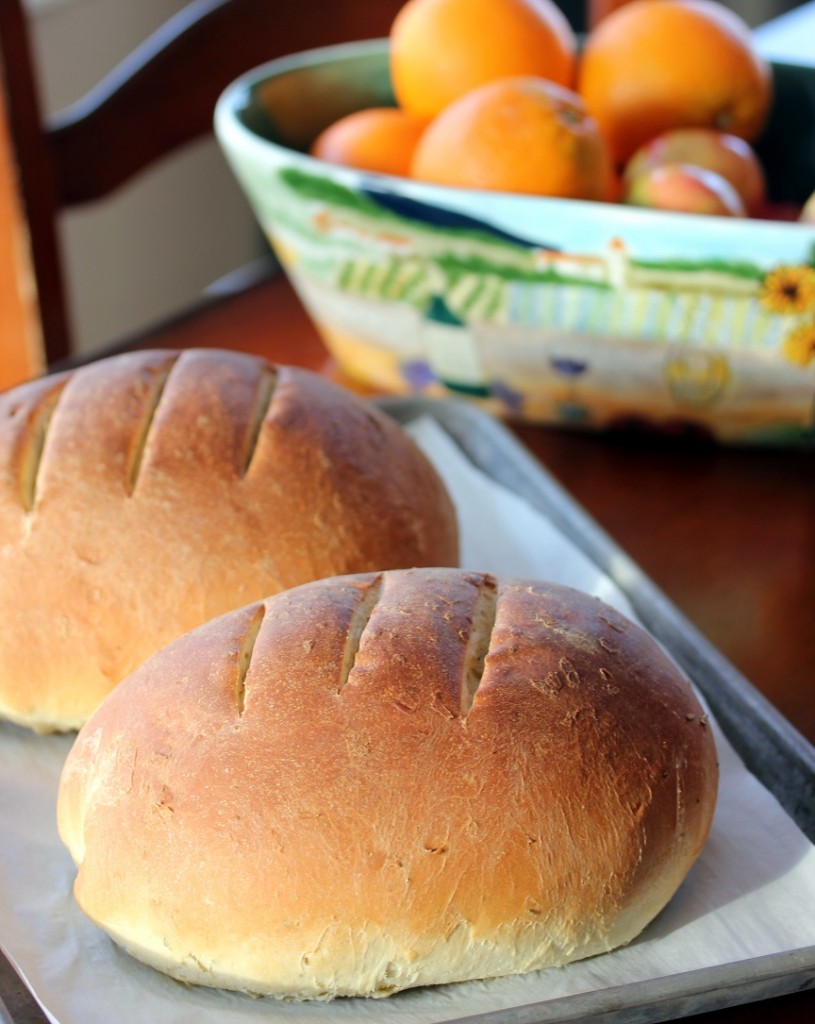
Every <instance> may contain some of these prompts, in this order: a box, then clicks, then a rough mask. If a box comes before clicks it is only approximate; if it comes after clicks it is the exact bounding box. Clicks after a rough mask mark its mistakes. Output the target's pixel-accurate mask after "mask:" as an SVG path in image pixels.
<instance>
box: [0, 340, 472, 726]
mask: <svg viewBox="0 0 815 1024" xmlns="http://www.w3.org/2000/svg"><path fill="white" fill-rule="evenodd" d="M0 551H2V559H0V616H1V617H2V621H3V627H4V628H3V633H2V638H0V717H5V718H7V719H10V720H12V721H14V722H17V723H18V724H21V725H25V726H29V727H31V728H34V729H36V730H38V731H47V730H70V729H73V728H77V727H78V726H80V725H81V724H82V723H83V722H84V721H85V719H86V718H87V717H88V715H89V714H90V713H91V712H92V711H93V710H94V708H95V707H96V706H97V705H98V704H99V702H100V701H101V700H102V698H103V697H104V696H105V695H106V694H107V693H108V692H109V691H110V690H111V689H112V688H113V687H114V686H115V685H116V684H117V683H118V682H119V680H121V679H122V678H123V677H124V676H125V675H127V674H128V673H129V672H130V671H131V670H132V669H134V668H135V667H136V666H137V665H138V664H140V663H141V662H142V661H144V659H145V658H146V657H147V656H148V655H150V654H151V653H152V652H153V651H155V650H157V649H158V648H159V647H161V646H163V645H164V644H166V643H167V642H168V641H170V640H172V639H173V638H174V637H177V636H179V635H180V634H181V633H184V632H186V631H187V630H189V629H191V628H193V627H194V626H197V625H199V624H200V623H202V622H205V621H206V620H208V619H210V618H212V617H213V616H215V615H219V614H221V613H223V612H226V611H228V610H230V609H232V608H234V607H238V606H240V605H243V604H246V603H247V602H249V601H253V600H257V599H259V598H261V597H266V596H268V595H269V594H273V593H276V592H278V591H280V590H284V589H286V588H288V587H291V586H294V585H296V584H300V583H304V582H306V581H308V580H312V579H317V578H321V577H325V576H332V575H335V574H338V573H348V572H360V571H366V570H371V569H383V568H388V567H392V568H396V567H407V566H414V565H453V564H455V563H456V560H457V557H458V539H457V529H456V521H455V514H454V510H453V507H452V505H451V502H450V499H449V497H448V495H447V492H446V490H445V487H444V485H443V482H442V481H441V479H440V478H439V476H438V475H437V473H436V472H435V470H434V469H433V467H432V466H431V464H430V463H429V461H428V460H427V459H426V458H425V456H424V455H423V454H422V452H421V451H420V449H419V448H418V447H417V446H416V445H415V444H414V443H413V441H412V440H411V439H410V438H409V437H408V435H407V434H406V433H405V432H404V431H402V429H401V428H400V427H399V426H398V425H397V424H396V423H395V422H394V421H393V420H391V419H390V418H389V417H387V416H385V415H384V414H382V413H381V412H379V411H378V410H377V409H376V408H374V407H373V406H371V405H370V404H369V403H367V402H364V401H363V400H362V399H359V398H357V397H356V396H353V395H351V394H350V393H348V392H346V391H344V390H343V389H341V388H339V387H337V386H336V385H333V384H331V383H330V382H328V381H325V380H323V379H322V378H320V377H318V376H317V375H314V374H310V373H308V372H306V371H303V370H297V369H293V368H287V367H274V366H271V365H269V364H268V363H266V362H265V361H264V360H262V359H259V358H255V357H253V356H248V355H241V354H238V353H235V352H225V351H214V350H189V351H185V352H183V353H178V352H168V351H149V352H138V353H133V354H128V355H124V356H117V357H113V358H109V359H105V360H101V361H99V362H97V363H94V364H90V365H88V366H85V367H82V368H80V369H77V370H74V371H71V372H68V373H64V374H59V375H54V376H52V377H46V378H42V379H40V380H37V381H34V382H31V383H29V384H26V385H23V386H21V387H18V388H15V389H14V390H12V391H9V392H6V393H5V394H4V395H2V396H0Z"/></svg>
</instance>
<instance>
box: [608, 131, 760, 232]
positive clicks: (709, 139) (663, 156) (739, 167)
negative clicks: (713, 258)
mask: <svg viewBox="0 0 815 1024" xmlns="http://www.w3.org/2000/svg"><path fill="white" fill-rule="evenodd" d="M666 164H673V165H676V164H684V165H690V166H692V167H697V168H702V169H704V170H706V171H713V172H715V173H716V174H718V175H720V176H721V177H722V178H724V179H725V180H726V181H728V182H729V183H730V185H731V186H732V187H733V188H734V189H735V190H736V192H737V194H738V196H739V198H740V199H741V204H739V205H742V206H743V209H742V211H741V214H742V215H743V214H745V213H750V214H755V213H757V212H758V211H760V210H761V209H762V207H763V204H764V200H765V196H766V191H767V187H766V181H765V175H764V170H763V168H762V166H761V162H760V161H759V159H758V156H757V155H756V152H755V150H754V149H753V147H752V146H751V145H750V143H749V142H746V141H745V140H744V139H741V138H739V137H738V136H737V135H731V134H730V133H729V132H720V131H716V129H714V128H675V129H673V130H671V131H667V132H663V133H662V134H661V135H657V136H656V137H655V138H653V139H651V140H649V141H648V142H646V143H645V145H643V146H641V147H640V149H638V150H637V151H636V152H635V153H634V155H633V156H632V157H631V159H630V160H629V161H628V163H627V164H626V165H625V171H624V174H623V180H624V181H625V183H626V184H629V185H630V184H631V183H633V182H635V181H636V180H637V179H639V178H640V177H641V176H642V175H643V174H644V173H645V172H647V171H648V170H649V169H650V168H655V167H662V166H665V165H666Z"/></svg>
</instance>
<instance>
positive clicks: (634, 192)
mask: <svg viewBox="0 0 815 1024" xmlns="http://www.w3.org/2000/svg"><path fill="white" fill-rule="evenodd" d="M623 202H624V203H628V204H629V205H631V206H648V207H650V208H652V209H656V210H676V211H678V212H681V213H701V214H717V215H719V216H722V217H745V216H746V215H747V214H746V210H745V206H744V202H743V201H742V198H741V196H740V195H739V194H738V192H737V191H736V190H735V188H733V186H732V185H731V184H730V182H729V181H728V180H727V179H726V178H723V177H722V176H721V174H716V173H715V171H708V170H705V168H703V167H695V166H694V165H693V164H661V165H659V166H657V167H644V168H643V169H642V170H641V171H640V172H639V173H638V174H637V175H636V176H634V177H632V178H630V179H629V180H628V181H626V182H624V191H623Z"/></svg>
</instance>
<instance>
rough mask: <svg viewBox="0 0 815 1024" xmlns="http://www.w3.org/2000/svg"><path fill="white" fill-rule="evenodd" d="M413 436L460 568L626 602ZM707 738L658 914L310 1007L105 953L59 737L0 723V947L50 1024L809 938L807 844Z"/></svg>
mask: <svg viewBox="0 0 815 1024" xmlns="http://www.w3.org/2000/svg"><path fill="white" fill-rule="evenodd" d="M411 429H412V431H413V433H414V435H415V436H416V437H417V439H418V440H419V442H420V444H421V445H422V446H423V447H424V449H425V450H426V451H427V452H428V454H429V455H430V456H431V458H432V459H433V460H434V461H435V462H436V464H437V465H438V466H439V468H440V469H441V471H442V473H443V475H444V477H445V479H446V481H447V483H448V486H449V488H450V490H451V493H452V494H453V497H454V500H455V502H456V505H457V507H458V510H459V514H460V518H461V524H462V530H463V549H462V561H463V564H464V565H465V566H466V567H467V568H471V569H479V570H488V571H492V572H498V573H504V574H513V575H525V576H532V577H543V578H548V579H554V580H557V581H560V582H563V583H568V584H571V585H573V586H577V587H580V588H581V589H584V590H588V591H590V592H592V593H595V594H597V595H598V596H600V597H602V598H604V599H605V600H607V601H609V602H610V603H612V604H614V605H616V606H617V607H618V608H619V609H620V610H622V611H624V612H628V611H629V609H628V606H627V602H626V600H625V598H624V596H623V595H622V594H620V593H619V592H618V591H617V589H616V587H615V585H614V584H613V583H612V581H610V580H609V579H607V578H606V577H605V576H603V574H601V573H600V572H599V571H598V570H597V569H596V568H595V567H594V566H593V564H592V563H591V562H590V561H589V560H588V559H587V558H586V557H585V556H584V555H583V554H582V553H581V552H580V551H578V550H577V549H575V548H574V546H573V545H572V544H571V543H570V542H569V541H567V540H566V539H565V538H564V537H563V536H562V535H561V534H560V533H559V532H558V531H557V530H556V529H555V528H554V527H553V526H552V524H551V523H549V522H547V521H546V520H545V519H544V518H543V517H541V516H540V515H539V514H538V513H537V512H536V511H535V510H533V509H532V508H530V507H529V506H528V505H527V504H526V503H525V502H523V501H522V500H520V499H518V498H517V497H516V496H514V495H512V494H511V493H509V492H507V491H505V490H503V489H501V488H500V487H498V486H497V485H495V484H494V483H493V482H492V481H490V480H489V479H488V478H486V477H484V476H482V475H481V474H480V472H479V471H477V470H475V469H473V467H472V466H471V465H470V464H469V463H468V462H466V460H464V459H463V457H462V456H461V455H460V454H459V452H458V450H457V448H456V447H455V445H454V444H453V443H452V442H451V441H450V439H449V438H448V437H447V436H446V435H445V434H444V433H443V432H442V431H441V430H440V429H439V428H438V427H437V426H436V425H435V424H433V423H430V422H421V423H419V424H415V425H413V427H412V428H411ZM714 728H715V724H714ZM716 738H717V741H718V747H719V753H720V760H721V787H720V794H719V803H718V809H717V812H716V817H715V821H714V825H713V829H712V832H711V835H710V839H709V842H708V844H707V846H706V848H705V850H704V852H703V853H702V856H701V857H700V859H699V860H698V862H697V863H696V865H695V866H694V868H693V869H692V871H691V873H690V875H689V876H688V878H687V879H686V881H685V883H684V884H683V886H682V888H681V889H680V891H679V892H678V893H677V895H676V897H675V898H674V899H673V900H672V902H671V903H670V904H669V906H668V907H667V908H666V910H665V911H664V912H663V913H662V914H661V915H660V916H659V917H658V918H657V919H656V920H655V921H654V922H653V923H652V924H651V925H650V926H649V927H648V928H647V929H646V930H645V932H644V933H643V934H642V935H641V936H640V937H639V938H638V939H637V940H636V941H635V942H633V943H632V944H631V945H630V946H628V947H627V948H625V949H621V950H617V951H615V952H613V953H609V954H605V955H604V956H600V957H596V958H594V959H591V960H586V961H583V962H580V963H575V964H571V965H569V966H568V967H565V968H562V969H557V970H550V971H542V972H538V973H534V974H529V975H525V976H522V977H517V978H502V979H497V980H492V981H488V982H467V983H464V984H460V985H449V986H444V987H439V988H433V989H421V990H418V989H417V990H413V991H407V992H403V993H400V994H398V995H396V996H393V997H391V998H389V999H386V1000H336V1001H335V1002H333V1003H314V1004H313V1003H280V1002H276V1001H274V1000H268V999H264V1000H254V999H251V998H249V997H245V996H241V995H237V994H230V993H225V992H220V991H213V990H208V989H201V988H185V987H183V986H181V985H179V984H178V983H176V982H174V981H172V980H171V979H169V978H167V977H165V976H164V975H162V974H159V973H157V972H155V971H153V970H151V969H150V968H148V967H145V966H143V965H142V964H139V963H137V962H136V961H134V960H132V959H131V958H130V957H128V956H127V955H126V954H124V953H122V952H121V951H119V950H118V949H117V948H116V947H115V946H114V945H113V944H112V943H111V942H110V941H109V940H108V938H107V937H106V936H105V935H104V934H103V933H102V932H100V931H99V930H98V929H97V928H95V927H94V925H92V924H91V923H90V922H89V921H87V920H86V919H85V918H84V917H83V915H82V914H81V913H80V912H79V911H78V910H77V908H76V906H75V905H74V903H73V900H72V897H71V886H72V882H73V877H74V869H73V865H72V863H71V861H70V858H69V856H68V854H67V853H66V852H65V850H64V849H63V848H62V846H61V844H60V841H59V838H58V836H57V832H56V825H55V816H54V807H55V796H56V789H57V783H58V779H59V773H60V770H61V766H62V762H63V760H64V758H65V755H66V753H67V751H68V749H69V747H70V744H71V742H72V738H71V737H69V736H51V737H42V736H35V735H33V734H30V733H28V732H27V731H25V730H22V729H17V728H15V727H14V726H11V725H8V724H5V725H0V829H2V832H1V833H0V945H1V946H2V948H3V950H4V952H5V953H6V955H7V956H8V957H9V958H10V959H11V960H12V962H13V963H14V964H15V965H16V966H17V969H18V970H19V971H20V973H21V974H22V975H23V977H24V978H25V979H26V980H27V982H28V984H29V986H30V987H31V989H32V990H33V991H34V993H35V995H36V996H37V998H38V1000H39V1001H40V1003H41V1005H42V1006H43V1008H44V1009H45V1011H46V1014H47V1015H48V1016H49V1018H50V1019H51V1020H52V1021H55V1022H58V1024H109V1022H110V1021H111V1020H116V1021H117V1022H119V1024H247V1022H251V1021H253V1020H263V1021H265V1022H266V1024H281V1022H289V1024H327V1022H340V1024H341V1022H343V1021H359V1022H363V1024H364V1022H366V1021H368V1022H376V1024H440V1022H443V1021H444V1022H450V1021H455V1020H457V1019H459V1018H461V1017H465V1016H468V1015H470V1014H477V1013H485V1012H489V1011H494V1010H500V1009H507V1008H511V1007H515V1006H524V1005H528V1004H534V1003H538V1002H540V1001H543V1000H549V999H555V998H559V997H565V996H569V995H574V994H577V993H584V992H593V991H598V990H602V989H604V988H608V987H613V986H618V985H627V984H632V983H634V982H639V981H645V980H649V979H659V978H663V977H666V976H669V975H674V974H678V973H681V972H685V971H692V970H694V969H697V968H702V967H707V966H712V965H718V964H728V963H735V962H740V961H743V960H746V959H749V958H751V957H757V956H762V955H765V954H770V953H776V952H779V951H785V950H792V949H799V948H803V947H806V946H809V945H812V944H815V847H813V846H812V845H811V844H810V843H809V841H808V840H807V839H806V837H805V836H804V835H803V834H802V833H801V832H800V831H799V830H798V828H797V827H796V826H795V825H794V823H793V822H792V821H791V820H790V818H789V817H788V816H787V815H786V813H785V812H784V811H783V810H782V809H781V807H780V806H779V805H778V803H777V802H776V800H775V799H774V798H773V797H772V796H771V795H770V794H769V793H768V792H767V791H766V790H765V789H764V788H763V787H762V786H761V785H760V784H759V783H758V782H757V781H756V779H755V778H754V777H753V776H751V775H750V774H749V773H748V772H747V771H746V770H745V769H744V767H743V766H742V764H741V762H740V761H739V759H738V758H737V756H736V755H735V754H734V752H733V751H732V749H731V748H730V747H729V745H728V744H727V742H726V741H725V740H724V738H723V737H722V736H721V734H720V733H719V732H718V730H717V732H716Z"/></svg>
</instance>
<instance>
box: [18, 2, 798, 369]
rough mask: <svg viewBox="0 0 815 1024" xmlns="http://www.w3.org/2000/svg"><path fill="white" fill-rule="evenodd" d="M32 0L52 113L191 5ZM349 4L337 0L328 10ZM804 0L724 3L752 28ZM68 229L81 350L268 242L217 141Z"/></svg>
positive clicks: (77, 218) (173, 307) (283, 11)
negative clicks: (124, 240) (181, 10)
mask: <svg viewBox="0 0 815 1024" xmlns="http://www.w3.org/2000/svg"><path fill="white" fill-rule="evenodd" d="M27 2H28V6H29V8H30V13H31V17H32V21H33V40H32V42H33V46H34V50H35V57H36V60H37V61H38V63H39V66H40V69H41V76H42V81H41V90H42V91H41V99H42V103H43V107H44V110H45V111H46V112H47V113H51V112H55V111H57V110H60V109H62V108H64V107H66V106H68V105H69V104H70V103H72V102H74V101H76V100H77V99H79V98H80V97H81V96H82V95H83V94H84V93H85V92H86V91H87V90H88V89H89V88H90V87H91V86H92V85H93V84H94V83H95V82H97V81H98V80H99V79H100V77H102V76H103V75H104V74H105V73H106V72H108V71H109V70H110V69H111V68H113V67H115V65H116V64H117V63H118V62H119V61H120V60H121V59H122V58H123V57H125V55H126V54H128V53H129V52H130V51H131V50H132V49H133V48H134V47H135V46H136V45H138V43H139V42H141V41H142V40H143V39H145V38H146V37H147V36H148V35H149V34H150V33H151V32H152V31H154V30H155V29H157V28H158V27H159V26H160V25H161V24H162V23H163V22H165V21H166V20H167V19H168V18H169V17H171V16H172V15H173V14H175V13H176V12H177V11H179V10H180V9H181V8H182V7H184V6H186V4H187V2H188V0H137V2H134V0H27ZM269 2H270V3H273V4H276V5H277V6H279V7H280V16H281V18H285V17H286V16H287V10H288V3H287V0H269ZM295 2H296V0H295ZM370 2H371V3H372V4H375V3H376V0H370ZM341 3H342V0H331V2H330V3H329V4H327V11H326V13H327V16H329V17H330V10H331V8H332V7H335V6H336V5H339V4H341ZM797 5H798V4H797V2H796V0H729V2H728V3H727V6H729V7H732V8H733V9H734V10H736V11H737V12H738V13H739V14H741V15H742V17H744V18H745V20H746V21H747V22H748V23H749V24H750V25H753V26H755V25H759V24H762V23H763V22H766V21H769V20H770V19H771V18H774V17H777V16H779V15H780V14H783V13H785V12H786V11H788V10H790V9H791V8H793V7H796V6H797ZM561 7H562V8H563V10H564V12H565V13H566V14H567V16H568V17H569V20H570V21H571V22H572V24H573V25H574V26H575V28H577V29H582V28H583V27H584V12H585V8H586V4H585V3H584V2H583V0H580V2H577V0H561ZM201 73H202V74H206V68H202V69H201ZM202 210H203V211H206V213H205V214H204V215H203V216H202V213H201V211H202ZM63 230H64V236H63V244H64V246H65V256H66V264H67V268H68V273H69V279H68V282H67V285H68V289H69V294H70V300H71V303H72V308H73V315H74V324H75V337H76V339H77V342H78V347H79V348H80V350H84V351H88V350H90V349H92V348H95V347H97V346H98V345H100V344H104V343H105V342H110V341H111V340H115V339H121V338H122V337H123V336H127V335H129V334H131V333H136V332H138V331H139V330H140V329H141V328H142V327H144V326H145V325H147V324H150V323H155V322H156V320H158V319H161V318H162V317H166V316H170V315H172V314H173V313H174V312H177V311H178V310H180V309H183V308H184V307H185V306H187V305H189V304H191V303H193V302H194V301H195V299H196V297H197V296H199V295H200V293H201V291H202V289H204V288H206V287H207V286H208V285H210V284H211V283H212V282H213V281H215V280H217V279H218V278H219V277H221V276H222V275H224V274H227V273H228V272H229V271H231V270H233V269H234V268H235V267H237V266H240V265H242V264H244V263H247V262H249V261H251V260H252V259H253V258H254V257H255V256H257V255H258V254H259V253H260V252H261V251H262V249H263V244H264V243H263V240H262V238H261V237H260V234H259V231H258V228H257V226H256V223H255V220H254V218H253V216H252V215H251V213H250V212H249V209H248V206H247V204H246V201H245V199H244V198H243V196H242V194H241V193H240V191H239V189H238V186H237V184H236V183H235V181H234V178H233V177H232V173H231V171H230V170H229V169H228V167H227V166H226V163H225V161H224V158H223V157H222V155H221V153H220V150H218V148H217V146H216V144H215V142H214V141H213V140H207V141H204V142H201V143H196V144H193V145H192V146H190V147H188V148H187V149H186V150H184V151H183V152H182V153H180V154H179V155H178V156H175V157H173V158H171V159H170V160H169V161H166V162H165V163H164V164H162V166H161V167H160V169H158V170H156V171H151V172H149V173H148V174H146V175H143V176H142V177H141V178H139V179H137V180H136V182H135V183H133V184H132V185H130V186H128V188H127V189H125V190H123V191H122V192H121V193H120V194H117V195H115V196H114V197H113V198H111V199H108V200H105V202H104V203H103V204H101V205H99V206H96V207H94V206H90V207H84V208H82V209H81V210H80V211H78V212H71V213H69V214H68V215H66V216H65V218H64V224H63ZM121 239H127V240H128V244H127V246H123V245H122V244H121ZM100 253H104V254H105V255H104V258H103V259H100V256H99V254H100ZM191 254H193V256H191ZM135 278H138V287H137V288H136V287H133V281H134V279H135Z"/></svg>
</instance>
